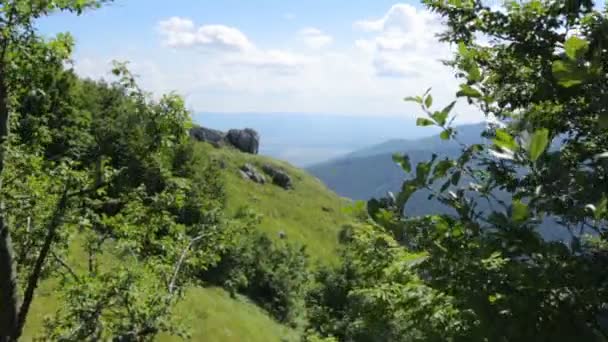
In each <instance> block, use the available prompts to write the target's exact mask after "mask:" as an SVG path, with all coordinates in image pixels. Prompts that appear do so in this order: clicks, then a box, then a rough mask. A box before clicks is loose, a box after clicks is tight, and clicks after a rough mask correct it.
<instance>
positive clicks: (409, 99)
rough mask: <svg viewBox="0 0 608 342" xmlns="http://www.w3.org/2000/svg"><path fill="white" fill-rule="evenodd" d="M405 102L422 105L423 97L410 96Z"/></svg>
mask: <svg viewBox="0 0 608 342" xmlns="http://www.w3.org/2000/svg"><path fill="white" fill-rule="evenodd" d="M403 101H405V102H416V103H418V104H422V97H420V96H408V97H406V98H404V99H403Z"/></svg>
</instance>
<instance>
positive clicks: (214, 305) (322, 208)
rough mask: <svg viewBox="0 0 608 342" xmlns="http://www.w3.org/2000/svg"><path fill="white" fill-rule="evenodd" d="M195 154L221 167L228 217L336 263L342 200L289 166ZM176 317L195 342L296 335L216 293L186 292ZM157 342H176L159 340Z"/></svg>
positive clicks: (42, 308) (37, 326)
mask: <svg viewBox="0 0 608 342" xmlns="http://www.w3.org/2000/svg"><path fill="white" fill-rule="evenodd" d="M197 148H199V149H201V151H200V152H202V153H203V154H204V155H207V156H209V158H211V159H214V160H217V161H220V162H221V163H222V164H223V171H222V177H224V184H225V187H226V192H227V203H226V204H227V208H226V210H227V211H228V213H230V214H234V213H236V212H237V211H238V210H239V209H240V208H243V207H248V208H250V209H253V210H254V211H255V212H256V213H258V214H260V215H261V223H260V225H259V228H260V230H262V231H264V232H266V233H267V234H268V235H270V236H272V237H278V235H279V232H283V233H284V234H285V236H286V237H287V239H288V240H290V241H291V242H295V243H297V244H303V245H306V246H307V251H308V253H309V255H310V256H311V258H312V259H313V260H316V261H324V262H332V261H334V260H336V259H337V254H336V251H337V244H338V241H337V232H338V231H339V229H340V227H341V226H342V225H343V224H345V223H347V222H348V221H349V217H348V215H347V214H345V213H344V211H343V208H344V207H345V206H346V205H348V203H349V202H348V201H347V200H346V199H343V198H340V197H339V196H338V195H336V194H334V193H333V192H331V191H330V190H328V189H327V188H326V187H325V186H324V185H323V184H322V183H321V182H320V181H319V180H318V179H316V178H314V177H312V176H310V175H309V174H307V173H306V172H305V171H303V170H300V169H297V168H295V167H293V166H291V165H289V164H288V163H285V162H281V161H277V160H274V159H272V158H268V157H264V156H257V155H249V154H244V153H241V152H239V151H237V150H235V149H233V148H227V147H226V148H219V149H218V148H214V147H212V146H211V145H208V144H206V143H199V144H197ZM245 163H251V164H253V165H256V166H260V167H261V165H263V164H271V165H273V166H276V167H280V168H282V169H283V170H285V171H286V172H287V173H288V174H289V175H290V176H291V177H292V180H293V185H294V188H293V189H290V190H284V189H282V188H281V187H279V186H276V185H273V184H270V183H266V184H264V185H260V184H256V183H254V182H252V181H249V180H245V179H243V178H241V176H240V175H239V173H238V169H239V167H240V166H242V165H243V164H245ZM73 246H75V247H73V248H71V249H70V254H71V255H70V257H69V259H68V262H69V263H70V264H72V265H75V268H84V267H85V266H84V265H83V264H82V263H83V261H84V260H86V257H85V254H84V251H82V250H81V248H80V247H78V246H80V244H78V243H77V241H76V243H73ZM108 257H109V258H112V256H108ZM55 286H58V284H57V282H56V281H54V280H49V281H46V282H44V283H43V284H41V286H40V288H39V291H38V292H37V297H36V298H35V300H34V303H33V306H32V314H31V316H30V318H29V320H28V322H27V326H26V329H25V330H26V331H25V334H24V336H23V340H24V341H29V340H32V339H33V338H34V337H35V336H36V335H38V334H39V333H40V332H41V328H42V324H43V320H44V317H45V316H46V315H50V314H53V313H54V312H55V310H56V309H57V305H58V303H57V301H56V299H55V298H54V297H53V293H54V288H55ZM175 317H176V318H177V319H178V320H180V321H181V322H184V323H185V324H186V326H188V327H190V328H191V331H190V332H191V333H192V339H193V340H195V341H218V342H219V341H253V342H255V341H260V342H261V341H291V340H296V339H297V336H298V334H297V332H296V331H294V330H293V329H291V328H288V327H286V326H284V325H282V324H280V323H278V322H276V321H275V320H274V319H273V318H272V317H271V316H270V315H269V314H268V313H266V312H265V311H264V310H263V309H261V308H259V307H258V306H256V305H255V304H254V303H253V302H251V301H250V300H249V299H247V298H246V297H244V296H240V295H237V296H236V297H232V296H230V295H229V294H228V293H227V292H226V291H225V290H223V289H221V288H217V287H209V288H201V287H195V288H190V289H188V291H187V292H186V296H185V298H184V299H183V301H182V302H181V303H180V304H179V305H178V306H177V308H176V312H175ZM159 340H160V341H175V340H179V339H177V338H175V337H170V336H159Z"/></svg>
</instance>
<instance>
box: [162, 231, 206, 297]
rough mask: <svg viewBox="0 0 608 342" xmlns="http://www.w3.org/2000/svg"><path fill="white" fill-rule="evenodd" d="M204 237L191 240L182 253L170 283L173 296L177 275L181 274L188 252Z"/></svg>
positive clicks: (200, 236) (170, 292)
mask: <svg viewBox="0 0 608 342" xmlns="http://www.w3.org/2000/svg"><path fill="white" fill-rule="evenodd" d="M204 236H205V234H201V235H199V236H197V237H195V238H193V239H192V240H190V243H188V246H186V248H184V250H183V251H182V255H181V256H180V258H179V261H178V262H177V264H176V265H175V271H174V272H173V277H172V278H171V282H170V283H169V294H173V292H174V291H175V281H176V280H177V275H178V274H179V271H180V269H181V267H182V264H183V263H184V259H185V258H186V254H188V251H190V248H192V245H194V243H196V242H197V241H198V240H200V239H202V238H203V237H204Z"/></svg>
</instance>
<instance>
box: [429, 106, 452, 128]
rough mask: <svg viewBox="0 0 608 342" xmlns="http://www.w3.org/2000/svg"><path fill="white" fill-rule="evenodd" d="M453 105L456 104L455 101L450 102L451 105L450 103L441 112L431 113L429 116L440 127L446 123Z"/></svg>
mask: <svg viewBox="0 0 608 342" xmlns="http://www.w3.org/2000/svg"><path fill="white" fill-rule="evenodd" d="M455 104H456V101H452V103H450V104H449V105H447V106H446V107H445V108H443V109H442V110H441V111H438V112H435V113H433V114H432V115H431V118H433V120H435V121H436V122H437V123H438V124H439V125H440V126H443V125H445V122H446V120H447V118H448V115H449V114H450V112H451V111H452V109H453V108H454V105H455Z"/></svg>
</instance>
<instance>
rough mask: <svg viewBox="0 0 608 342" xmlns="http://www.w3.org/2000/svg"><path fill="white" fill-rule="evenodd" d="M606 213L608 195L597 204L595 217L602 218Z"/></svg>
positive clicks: (607, 209) (607, 211)
mask: <svg viewBox="0 0 608 342" xmlns="http://www.w3.org/2000/svg"><path fill="white" fill-rule="evenodd" d="M606 213H608V197H606V196H604V197H603V198H602V199H601V201H600V202H599V203H598V204H597V206H596V210H595V212H594V218H595V219H596V220H600V219H601V218H602V217H603V216H604V215H605V214H606Z"/></svg>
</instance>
